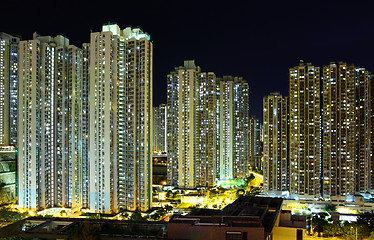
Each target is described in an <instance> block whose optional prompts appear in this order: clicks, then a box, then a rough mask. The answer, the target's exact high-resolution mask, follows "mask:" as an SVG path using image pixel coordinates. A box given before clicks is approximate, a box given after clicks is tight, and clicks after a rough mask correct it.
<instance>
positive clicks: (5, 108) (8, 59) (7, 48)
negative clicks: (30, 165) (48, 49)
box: [0, 32, 19, 146]
mask: <svg viewBox="0 0 374 240" xmlns="http://www.w3.org/2000/svg"><path fill="white" fill-rule="evenodd" d="M18 44H19V38H18V37H14V36H11V35H9V34H6V33H3V32H0V95H1V97H0V145H2V146H7V145H12V146H16V145H17V116H18V112H17V111H18Z"/></svg>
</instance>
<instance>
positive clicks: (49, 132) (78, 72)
mask: <svg viewBox="0 0 374 240" xmlns="http://www.w3.org/2000/svg"><path fill="white" fill-rule="evenodd" d="M81 55H82V52H81V49H79V48H77V47H75V46H72V45H69V40H68V39H67V38H64V37H62V36H60V35H59V36H57V37H55V38H52V37H49V36H44V37H42V36H38V35H36V34H34V38H33V40H26V41H21V42H20V44H19V111H18V114H19V121H18V129H19V130H18V146H19V147H18V161H19V164H18V181H19V205H20V206H21V207H22V208H28V209H35V210H38V209H45V208H48V207H71V208H80V207H81V206H82V202H81V194H82V178H81V176H82V174H81V167H82V164H81V156H82V153H81V151H80V149H81V148H80V146H79V144H78V143H79V142H80V141H79V140H80V133H79V129H80V127H81V119H80V116H81V95H80V94H81V93H82V89H81V85H80V79H81V76H82V68H81V67H82V62H81V59H82V57H81Z"/></svg>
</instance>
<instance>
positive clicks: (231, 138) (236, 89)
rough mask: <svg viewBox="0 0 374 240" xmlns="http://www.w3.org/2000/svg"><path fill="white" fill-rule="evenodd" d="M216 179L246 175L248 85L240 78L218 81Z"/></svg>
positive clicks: (226, 78) (226, 77)
mask: <svg viewBox="0 0 374 240" xmlns="http://www.w3.org/2000/svg"><path fill="white" fill-rule="evenodd" d="M219 84H220V85H219V91H220V93H219V133H220V134H219V137H220V144H219V148H220V157H219V161H220V163H219V179H221V180H224V179H232V178H237V177H246V176H247V175H248V167H249V166H248V157H249V86H248V83H247V82H245V81H244V80H243V78H241V77H232V76H224V77H223V78H222V79H220V81H219Z"/></svg>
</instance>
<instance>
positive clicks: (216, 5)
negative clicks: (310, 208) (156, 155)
mask: <svg viewBox="0 0 374 240" xmlns="http://www.w3.org/2000/svg"><path fill="white" fill-rule="evenodd" d="M54 3H55V2H54V1H25V2H23V1H5V2H4V3H2V14H1V15H0V20H1V21H0V31H3V32H6V33H10V34H20V35H22V36H23V38H24V39H31V38H32V33H33V32H34V31H37V32H38V33H39V34H41V35H51V36H55V35H57V34H62V35H65V36H67V37H68V38H69V39H70V43H71V44H74V45H78V46H80V45H81V43H83V42H88V41H89V36H90V31H91V30H92V31H94V32H96V31H101V26H102V24H103V23H108V22H116V23H118V24H119V26H120V27H121V28H125V27H126V26H133V27H135V26H139V27H140V28H142V29H143V30H144V31H146V32H148V33H149V34H150V35H151V39H152V41H153V44H154V76H153V77H154V105H158V104H160V103H166V74H168V73H169V72H170V71H171V70H173V69H174V67H176V66H180V65H182V64H183V60H187V59H188V60H190V59H194V60H195V63H196V64H197V65H199V66H200V67H201V69H202V71H205V72H208V71H211V72H215V73H216V75H217V76H222V75H236V76H243V77H244V79H246V80H247V81H248V83H249V84H250V88H251V90H250V94H251V95H250V102H251V111H250V112H251V114H252V115H256V116H257V117H259V118H262V97H263V96H264V95H266V94H269V93H270V92H274V91H279V92H281V93H282V94H285V95H287V94H288V69H289V68H290V67H293V66H295V65H297V64H298V62H299V60H300V59H302V60H304V61H306V62H312V63H313V64H314V65H316V66H322V65H325V64H328V63H329V62H330V61H346V62H348V63H353V64H355V65H357V66H361V67H365V68H367V69H369V70H370V71H374V66H373V63H374V32H373V30H374V8H373V7H374V3H370V1H302V0H300V1H298V2H290V1H253V0H248V1H245V0H243V1H204V0H200V1H178V0H175V1H164V0H158V1H140V0H133V1H130V0H122V1H116V2H115V1H105V0H104V1H100V2H98V1H78V0H77V1H58V2H56V4H54Z"/></svg>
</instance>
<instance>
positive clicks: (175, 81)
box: [167, 61, 217, 188]
mask: <svg viewBox="0 0 374 240" xmlns="http://www.w3.org/2000/svg"><path fill="white" fill-rule="evenodd" d="M167 93H168V102H167V107H168V118H167V142H168V185H173V186H179V187H184V188H194V187H196V186H204V187H212V186H214V185H215V181H216V154H217V147H216V144H217V139H216V136H217V109H216V108H217V86H216V76H215V74H214V73H212V72H208V73H204V72H201V71H200V67H197V66H196V65H195V62H194V61H185V62H184V66H181V67H177V68H175V71H173V72H171V73H170V74H169V75H168V92H167Z"/></svg>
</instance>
